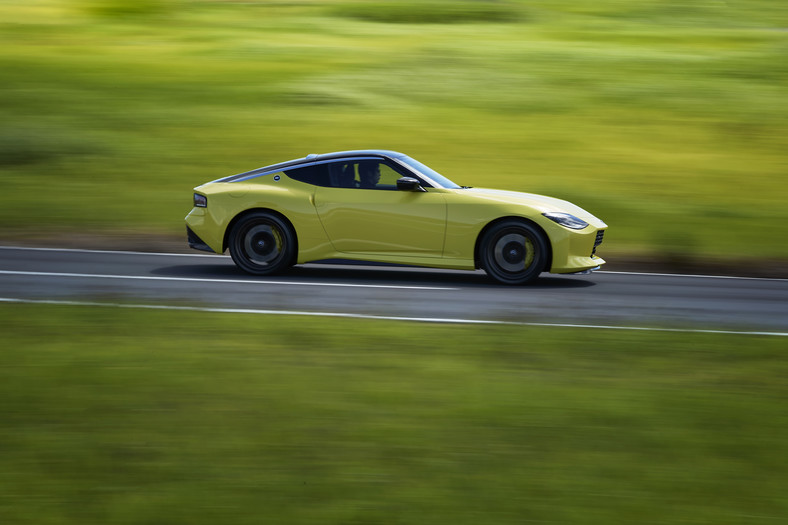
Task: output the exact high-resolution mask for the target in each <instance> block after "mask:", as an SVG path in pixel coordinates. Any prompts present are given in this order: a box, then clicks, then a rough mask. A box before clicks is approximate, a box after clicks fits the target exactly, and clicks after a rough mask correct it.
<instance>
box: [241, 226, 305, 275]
mask: <svg viewBox="0 0 788 525" xmlns="http://www.w3.org/2000/svg"><path fill="white" fill-rule="evenodd" d="M229 244H230V256H231V257H232V258H233V261H234V262H235V264H236V265H238V267H239V268H241V269H242V270H244V271H245V272H248V273H252V274H255V275H269V274H273V273H277V272H281V271H282V270H284V269H285V268H287V267H289V266H290V265H291V264H292V262H293V260H294V254H295V234H294V233H293V230H292V228H291V227H290V225H288V224H287V223H285V222H284V221H283V220H282V219H281V218H279V217H278V216H277V215H274V214H273V213H268V212H255V213H252V214H250V215H247V216H246V217H243V218H242V219H241V220H239V221H238V222H237V223H236V224H235V225H234V226H233V229H232V230H231V232H230V243H229Z"/></svg>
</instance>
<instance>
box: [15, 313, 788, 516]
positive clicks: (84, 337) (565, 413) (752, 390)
mask: <svg viewBox="0 0 788 525" xmlns="http://www.w3.org/2000/svg"><path fill="white" fill-rule="evenodd" d="M305 327H306V329H305ZM0 330H2V333H3V339H4V344H3V350H2V351H1V352H0V420H2V425H0V450H2V451H3V454H1V455H0V521H1V522H3V523H14V524H19V525H24V524H36V525H40V524H67V523H79V524H81V525H83V524H90V523H96V524H99V523H100V524H102V525H106V524H143V523H167V524H179V523H184V524H186V523H188V524H190V525H196V524H201V523H206V524H215V523H281V524H287V523H293V524H305V523H320V524H331V523H337V524H339V523H345V524H347V523H387V524H388V523H403V524H405V523H407V524H410V523H436V524H438V523H447V524H453V525H454V524H464V523H467V524H478V523H485V524H502V523H530V522H533V523H561V524H573V525H574V524H577V523H586V524H596V523H599V524H605V525H610V524H615V523H665V524H667V523H698V524H713V525H724V524H739V523H779V522H783V521H785V520H786V519H788V498H786V492H785V486H786V482H788V469H787V467H786V466H788V461H787V460H788V456H787V453H788V442H787V441H786V440H785V435H786V431H787V430H788V419H786V412H785V402H786V398H787V397H788V386H786V381H785V377H786V373H788V360H786V355H785V351H784V350H785V344H784V341H783V340H782V338H766V337H750V336H723V335H703V334H687V335H681V334H664V333H662V334H659V333H656V334H655V333H641V332H631V333H610V332H604V331H593V330H580V329H578V330H566V329H564V330H561V329H536V328H517V327H471V326H438V325H425V324H409V323H391V322H383V321H359V320H355V321H354V320H342V319H332V320H323V319H315V318H309V319H307V318H302V317H264V316H253V315H233V316H230V315H226V314H225V315H222V314H209V313H197V312H162V311H155V312H154V311H143V310H129V309H117V308H115V309H112V308H99V307H78V308H74V307H71V308H69V307H56V306H33V305H17V306H10V305H4V306H0Z"/></svg>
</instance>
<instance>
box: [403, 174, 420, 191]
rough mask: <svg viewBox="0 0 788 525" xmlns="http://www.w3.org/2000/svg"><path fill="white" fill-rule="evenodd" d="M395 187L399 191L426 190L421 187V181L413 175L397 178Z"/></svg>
mask: <svg viewBox="0 0 788 525" xmlns="http://www.w3.org/2000/svg"><path fill="white" fill-rule="evenodd" d="M397 189H398V190H399V191H427V190H425V189H424V188H422V187H421V183H420V182H419V181H418V180H417V179H414V178H413V177H401V178H399V179H397Z"/></svg>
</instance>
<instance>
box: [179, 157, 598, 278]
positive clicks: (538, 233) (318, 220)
mask: <svg viewBox="0 0 788 525" xmlns="http://www.w3.org/2000/svg"><path fill="white" fill-rule="evenodd" d="M194 191H195V193H194V208H193V209H192V211H191V212H190V213H189V215H188V216H187V217H186V231H187V234H188V241H189V246H191V247H192V248H195V249H198V250H205V251H211V252H216V253H224V251H225V250H226V249H229V250H230V255H231V256H232V258H233V261H235V264H237V265H238V266H239V267H240V268H241V269H243V270H244V271H246V272H249V273H252V274H257V275H267V274H272V273H276V272H281V271H282V270H284V269H286V268H288V267H290V266H292V265H294V264H300V263H306V262H309V261H317V260H321V259H337V258H338V259H354V260H359V261H374V262H384V263H395V264H406V265H413V266H429V267H433V268H453V269H462V270H474V269H476V268H483V269H484V270H485V271H486V272H487V274H488V275H489V276H490V277H492V278H493V279H495V280H496V281H500V282H502V283H506V284H523V283H527V282H530V281H533V280H534V279H536V278H537V277H538V276H539V274H540V273H541V272H543V271H548V272H552V273H581V272H588V271H590V270H594V269H597V268H598V267H599V265H601V264H603V263H604V262H605V261H604V260H602V259H600V258H599V257H597V256H596V249H597V247H598V246H599V244H600V243H601V242H602V237H603V235H604V233H605V228H607V225H606V224H605V223H604V222H602V221H601V220H599V219H597V218H596V217H594V216H593V215H591V214H590V213H588V212H587V211H585V210H583V209H582V208H579V207H577V206H575V205H574V204H571V203H569V202H566V201H562V200H559V199H554V198H551V197H544V196H541V195H534V194H530V193H518V192H512V191H500V190H487V189H480V188H469V187H465V186H458V185H456V184H455V183H453V182H452V181H450V180H449V179H447V178H446V177H444V176H443V175H441V174H439V173H437V172H436V171H434V170H432V169H430V168H428V167H427V166H425V165H424V164H422V163H420V162H418V161H417V160H414V159H412V158H410V157H408V156H407V155H403V154H402V153H397V152H394V151H383V150H361V151H344V152H339V153H328V154H324V155H308V156H306V157H304V158H302V159H297V160H291V161H288V162H282V163H280V164H274V165H271V166H266V167H264V168H259V169H256V170H252V171H248V172H246V173H241V174H239V175H233V176H232V177H225V178H223V179H218V180H215V181H213V182H209V183H206V184H203V185H202V186H198V187H197V188H195V189H194Z"/></svg>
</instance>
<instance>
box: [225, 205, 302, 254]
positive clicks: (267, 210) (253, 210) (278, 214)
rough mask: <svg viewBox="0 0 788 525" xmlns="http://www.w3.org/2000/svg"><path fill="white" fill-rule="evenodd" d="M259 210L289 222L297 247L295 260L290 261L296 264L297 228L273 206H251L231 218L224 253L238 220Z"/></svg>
mask: <svg viewBox="0 0 788 525" xmlns="http://www.w3.org/2000/svg"><path fill="white" fill-rule="evenodd" d="M259 212H264V213H270V214H272V215H276V216H277V217H278V218H279V219H281V220H282V221H284V223H285V224H287V225H288V226H289V227H290V230H291V231H292V232H293V238H294V239H295V247H294V248H295V249H294V250H293V260H292V261H290V263H291V264H295V261H296V260H298V232H297V231H296V228H295V226H293V223H292V221H290V219H288V218H287V217H286V216H285V215H283V214H282V213H280V212H278V211H276V210H272V209H271V208H249V209H247V210H244V211H242V212H240V213H239V214H237V215H236V216H235V217H233V218H232V219H231V220H230V222H229V223H228V224H227V228H225V229H224V238H223V239H222V253H224V252H225V251H226V250H227V248H228V247H229V239H230V232H231V231H233V227H235V224H236V223H237V222H238V221H240V220H241V219H243V218H244V217H247V216H249V215H252V214H254V213H259Z"/></svg>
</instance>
